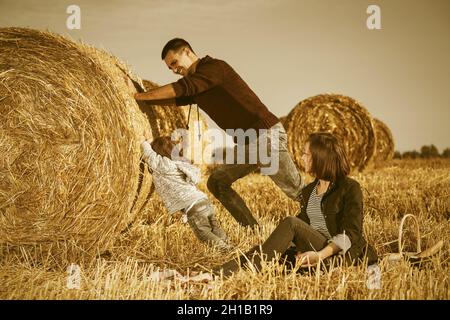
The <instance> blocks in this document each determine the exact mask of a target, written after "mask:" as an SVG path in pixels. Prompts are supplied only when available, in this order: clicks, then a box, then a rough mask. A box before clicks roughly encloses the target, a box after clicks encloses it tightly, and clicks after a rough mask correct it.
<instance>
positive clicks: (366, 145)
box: [284, 94, 375, 171]
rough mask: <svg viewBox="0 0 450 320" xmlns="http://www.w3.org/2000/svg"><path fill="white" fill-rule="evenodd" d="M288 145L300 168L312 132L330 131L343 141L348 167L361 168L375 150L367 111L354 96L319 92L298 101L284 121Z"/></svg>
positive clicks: (372, 130)
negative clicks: (305, 145)
mask: <svg viewBox="0 0 450 320" xmlns="http://www.w3.org/2000/svg"><path fill="white" fill-rule="evenodd" d="M284 124H285V127H286V131H287V133H288V140H289V142H288V143H289V149H290V151H291V153H292V155H293V158H294V161H295V162H296V164H297V165H298V167H299V168H301V169H302V170H303V166H302V164H301V156H302V153H303V144H304V142H305V140H306V139H307V137H308V135H309V134H310V133H313V132H319V131H322V132H331V133H334V134H336V135H337V136H338V137H339V139H341V140H342V141H343V144H344V146H345V148H346V151H347V154H348V157H349V160H350V165H351V168H352V170H353V169H355V170H359V171H361V170H363V169H364V168H365V167H366V165H367V164H368V163H369V162H370V160H371V159H372V157H373V155H374V152H375V132H374V128H373V125H372V118H371V116H370V114H369V112H368V111H367V110H366V108H364V107H363V106H362V105H361V104H360V103H358V102H357V101H355V100H354V99H352V98H350V97H347V96H343V95H338V94H321V95H317V96H314V97H311V98H308V99H305V100H303V101H301V102H300V103H299V104H298V105H297V106H296V107H295V108H294V109H293V110H292V111H291V112H290V113H289V114H288V116H287V119H286V121H285V122H284Z"/></svg>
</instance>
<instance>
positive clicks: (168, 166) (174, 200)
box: [142, 141, 208, 213]
mask: <svg viewBox="0 0 450 320" xmlns="http://www.w3.org/2000/svg"><path fill="white" fill-rule="evenodd" d="M142 147H143V150H144V155H143V158H144V161H145V162H147V164H148V166H149V167H150V169H151V170H152V171H153V183H154V184H155V190H156V192H158V194H159V196H160V197H161V199H162V200H163V202H164V204H165V205H166V207H167V210H168V211H169V213H174V212H177V211H179V210H181V209H189V207H191V206H192V205H193V204H194V203H195V202H197V201H199V200H202V199H208V197H207V196H206V194H204V193H203V192H201V191H200V190H198V189H197V187H196V186H195V185H196V184H198V183H199V182H200V180H201V175H200V169H199V168H197V167H196V166H194V165H192V164H190V163H188V162H185V161H179V160H171V159H169V158H167V157H163V156H161V155H159V154H157V153H156V152H155V151H154V150H153V149H152V146H151V145H150V143H148V142H147V141H144V142H143V143H142Z"/></svg>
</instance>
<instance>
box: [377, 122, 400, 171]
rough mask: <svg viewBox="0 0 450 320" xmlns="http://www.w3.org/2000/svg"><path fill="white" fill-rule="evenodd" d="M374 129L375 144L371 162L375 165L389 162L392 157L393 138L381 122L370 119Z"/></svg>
mask: <svg viewBox="0 0 450 320" xmlns="http://www.w3.org/2000/svg"><path fill="white" fill-rule="evenodd" d="M372 121H373V125H374V128H375V136H376V137H377V144H376V148H375V155H374V159H373V161H374V162H375V163H378V162H383V161H387V160H391V159H392V158H393V157H394V152H395V143H394V137H393V136H392V132H391V130H390V129H389V127H388V126H387V125H386V124H385V123H384V122H382V121H381V120H378V119H375V118H373V119H372Z"/></svg>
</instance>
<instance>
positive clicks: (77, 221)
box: [0, 28, 151, 259]
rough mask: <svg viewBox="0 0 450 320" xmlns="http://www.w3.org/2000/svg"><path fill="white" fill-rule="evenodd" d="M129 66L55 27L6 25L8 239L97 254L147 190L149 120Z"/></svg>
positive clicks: (1, 41)
mask: <svg viewBox="0 0 450 320" xmlns="http://www.w3.org/2000/svg"><path fill="white" fill-rule="evenodd" d="M122 67H123V66H122ZM122 67H121V66H120V63H119V62H118V60H116V59H114V58H113V57H112V56H111V55H108V54H107V53H105V52H103V51H100V50H98V49H95V48H92V47H89V46H85V45H82V44H78V43H74V42H73V41H70V40H68V39H66V38H64V37H62V36H59V35H56V34H53V33H49V32H41V31H37V30H31V29H26V28H1V29H0V109H1V112H0V153H1V154H2V157H1V158H0V204H1V205H0V219H1V220H0V244H1V245H8V246H13V247H14V246H22V247H24V248H27V247H30V246H31V247H32V248H34V249H36V247H38V248H39V249H40V250H45V251H48V250H51V252H52V253H54V254H56V255H58V254H60V255H66V256H65V257H61V258H63V259H68V256H69V255H71V254H72V253H73V254H74V255H75V256H76V257H80V256H79V254H80V253H81V254H82V255H83V253H89V256H90V255H91V254H92V253H95V252H98V251H99V250H103V249H105V248H107V247H108V246H109V245H110V244H111V243H112V242H113V241H114V236H115V235H117V234H118V233H119V232H120V231H121V230H123V228H124V227H125V226H126V225H127V224H128V223H129V222H130V221H132V220H133V219H134V217H135V215H136V214H137V212H138V211H139V210H140V206H141V205H142V204H143V203H144V202H145V199H148V197H149V193H150V187H149V185H150V184H151V182H147V183H146V184H144V183H143V179H144V177H143V175H144V173H143V172H142V171H141V170H140V148H139V145H140V141H141V137H142V136H143V135H146V136H151V128H150V126H149V123H148V121H147V119H145V116H144V115H143V114H142V112H140V110H139V107H138V105H137V104H136V102H135V100H134V99H133V97H132V94H133V92H130V88H129V87H128V86H127V84H126V82H125V80H124V75H126V73H127V70H126V69H125V70H124V69H123V68H122ZM124 72H125V73H124ZM145 179H147V180H148V179H150V175H149V174H146V178H145ZM145 185H146V186H145ZM138 203H139V205H138ZM28 245H30V246H28ZM55 258H56V257H55Z"/></svg>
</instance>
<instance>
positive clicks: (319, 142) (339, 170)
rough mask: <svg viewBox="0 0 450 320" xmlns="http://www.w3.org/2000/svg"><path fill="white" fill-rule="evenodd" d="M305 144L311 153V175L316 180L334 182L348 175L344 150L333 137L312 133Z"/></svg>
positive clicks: (348, 170)
mask: <svg viewBox="0 0 450 320" xmlns="http://www.w3.org/2000/svg"><path fill="white" fill-rule="evenodd" d="M306 142H308V143H309V151H310V152H311V159H312V164H311V173H313V174H314V175H315V176H316V178H318V179H322V180H326V181H336V180H337V179H339V178H341V177H345V176H347V175H348V174H349V173H350V165H349V161H348V158H347V155H346V153H345V149H344V147H343V145H342V143H341V142H340V141H339V140H338V139H337V138H336V136H335V135H333V134H331V133H328V132H317V133H312V134H310V135H309V137H308V140H307V141H306Z"/></svg>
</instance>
